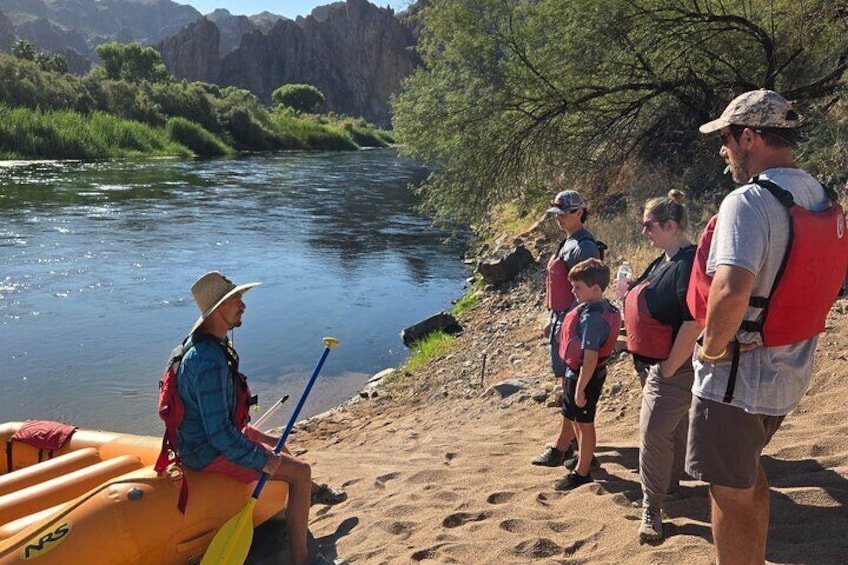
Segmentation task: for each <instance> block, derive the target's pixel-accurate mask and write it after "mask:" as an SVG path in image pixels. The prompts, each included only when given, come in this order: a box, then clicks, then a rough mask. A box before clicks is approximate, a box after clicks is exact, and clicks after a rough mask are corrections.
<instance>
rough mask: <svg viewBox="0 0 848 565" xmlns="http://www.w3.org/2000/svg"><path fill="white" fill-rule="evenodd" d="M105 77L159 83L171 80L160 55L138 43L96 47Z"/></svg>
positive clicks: (105, 44) (114, 43)
mask: <svg viewBox="0 0 848 565" xmlns="http://www.w3.org/2000/svg"><path fill="white" fill-rule="evenodd" d="M97 56H98V57H100V59H101V60H102V61H103V67H104V69H105V70H106V76H107V77H108V78H110V79H112V80H126V81H129V82H140V81H143V80H146V81H153V82H161V81H166V80H169V79H170V78H171V75H169V74H168V72H167V71H166V70H165V65H164V63H163V62H162V54H161V53H159V51H157V50H156V49H154V48H153V47H142V46H141V45H139V44H138V43H127V44H121V43H116V42H114V41H113V42H112V43H104V44H102V45H98V46H97Z"/></svg>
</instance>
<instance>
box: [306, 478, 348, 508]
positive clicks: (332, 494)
mask: <svg viewBox="0 0 848 565" xmlns="http://www.w3.org/2000/svg"><path fill="white" fill-rule="evenodd" d="M345 500H347V493H346V492H345V491H343V490H336V489H334V488H333V487H331V486H329V485H328V484H327V483H322V484H320V485H318V488H317V489H315V492H313V493H312V496H311V497H310V500H309V505H310V506H314V505H316V504H326V505H327V506H332V505H334V504H339V503H341V502H344V501H345Z"/></svg>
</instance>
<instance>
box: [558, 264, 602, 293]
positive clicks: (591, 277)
mask: <svg viewBox="0 0 848 565" xmlns="http://www.w3.org/2000/svg"><path fill="white" fill-rule="evenodd" d="M568 280H570V281H571V282H576V281H580V282H582V283H586V285H587V286H594V285H598V286H599V287H601V290H606V289H607V286H609V282H610V270H609V267H607V266H606V264H604V262H603V261H601V260H600V259H594V258H592V259H586V260H585V261H580V262H579V263H577V264H576V265H574V266H573V267H572V268H571V270H570V271H568Z"/></svg>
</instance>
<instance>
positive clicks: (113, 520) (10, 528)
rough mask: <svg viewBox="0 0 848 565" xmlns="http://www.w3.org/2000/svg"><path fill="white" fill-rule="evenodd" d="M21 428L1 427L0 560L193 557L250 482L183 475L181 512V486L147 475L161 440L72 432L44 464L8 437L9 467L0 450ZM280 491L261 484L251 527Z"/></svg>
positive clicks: (38, 563) (160, 564)
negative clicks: (184, 503)
mask: <svg viewBox="0 0 848 565" xmlns="http://www.w3.org/2000/svg"><path fill="white" fill-rule="evenodd" d="M22 425H23V423H22V422H10V423H5V424H0V565H10V564H12V563H19V564H25V563H33V564H35V565H70V564H80V565H100V564H104V565H106V564H109V565H118V564H130V563H132V564H150V565H172V564H173V565H178V564H179V565H186V564H195V563H199V562H200V558H201V557H202V555H203V552H204V551H205V550H206V548H207V546H208V545H209V543H210V542H211V541H212V538H213V537H214V536H215V533H216V531H217V530H218V528H219V527H220V526H221V525H222V524H223V523H224V522H226V521H227V520H228V519H229V518H231V517H232V516H233V515H234V514H236V513H237V512H238V511H239V510H241V509H242V508H243V507H244V505H245V503H246V502H247V499H248V498H249V497H250V494H251V492H252V490H253V487H254V486H255V485H253V484H251V485H244V484H241V483H238V482H236V481H235V480H233V479H231V478H229V477H227V476H225V475H221V474H217V473H195V472H192V471H187V473H186V478H187V479H188V486H189V496H188V506H187V508H186V513H185V514H184V515H183V514H181V513H180V511H179V510H178V509H177V498H178V496H179V492H180V482H179V481H178V480H177V481H174V480H171V479H170V478H168V477H157V476H156V473H155V472H154V471H153V464H154V463H155V461H156V457H157V456H158V455H159V448H160V446H161V439H160V438H155V437H150V436H136V435H129V434H118V433H111V432H103V431H88V430H77V431H76V432H75V433H74V434H73V436H71V439H70V441H68V442H67V443H66V444H65V445H64V446H63V447H62V448H61V449H59V450H57V451H56V452H55V453H53V457H52V459H47V458H46V457H45V458H44V461H42V462H39V450H38V449H37V448H34V447H31V446H29V445H26V444H23V443H20V442H13V449H12V469H14V470H13V471H12V472H9V469H8V466H9V465H8V462H7V457H6V453H5V452H6V446H7V444H8V439H9V437H11V436H12V435H13V434H14V433H15V432H17V431H18V429H19V428H20V427H21V426H22ZM42 456H44V454H43V453H42ZM287 497H288V485H287V484H286V483H284V482H280V481H268V483H267V484H266V485H265V489H264V490H263V492H262V496H260V497H259V500H258V503H257V505H256V508H255V509H254V512H253V525H254V527H255V526H257V525H259V524H261V523H262V522H264V521H265V520H267V519H268V518H270V517H271V516H273V515H274V514H276V513H278V512H279V511H280V510H282V509H283V508H284V507H285V504H286V500H287Z"/></svg>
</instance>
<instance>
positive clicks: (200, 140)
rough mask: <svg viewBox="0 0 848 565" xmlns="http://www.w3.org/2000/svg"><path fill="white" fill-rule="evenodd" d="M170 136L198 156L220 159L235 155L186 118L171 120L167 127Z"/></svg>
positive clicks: (221, 142)
mask: <svg viewBox="0 0 848 565" xmlns="http://www.w3.org/2000/svg"><path fill="white" fill-rule="evenodd" d="M165 129H166V130H167V132H168V136H169V137H170V138H171V139H172V140H174V141H176V142H177V143H180V144H182V145H185V146H186V147H188V148H189V149H191V150H192V151H194V152H195V154H197V155H201V156H204V157H218V156H221V155H229V154H231V153H233V148H232V147H230V146H229V145H227V144H226V143H224V142H223V141H221V140H220V139H218V138H217V137H216V136H215V135H213V134H211V133H209V132H208V131H206V130H205V129H203V127H201V126H200V125H199V124H196V123H194V122H191V121H189V120H187V119H185V118H171V119H170V120H168V123H167V124H166V125H165Z"/></svg>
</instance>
